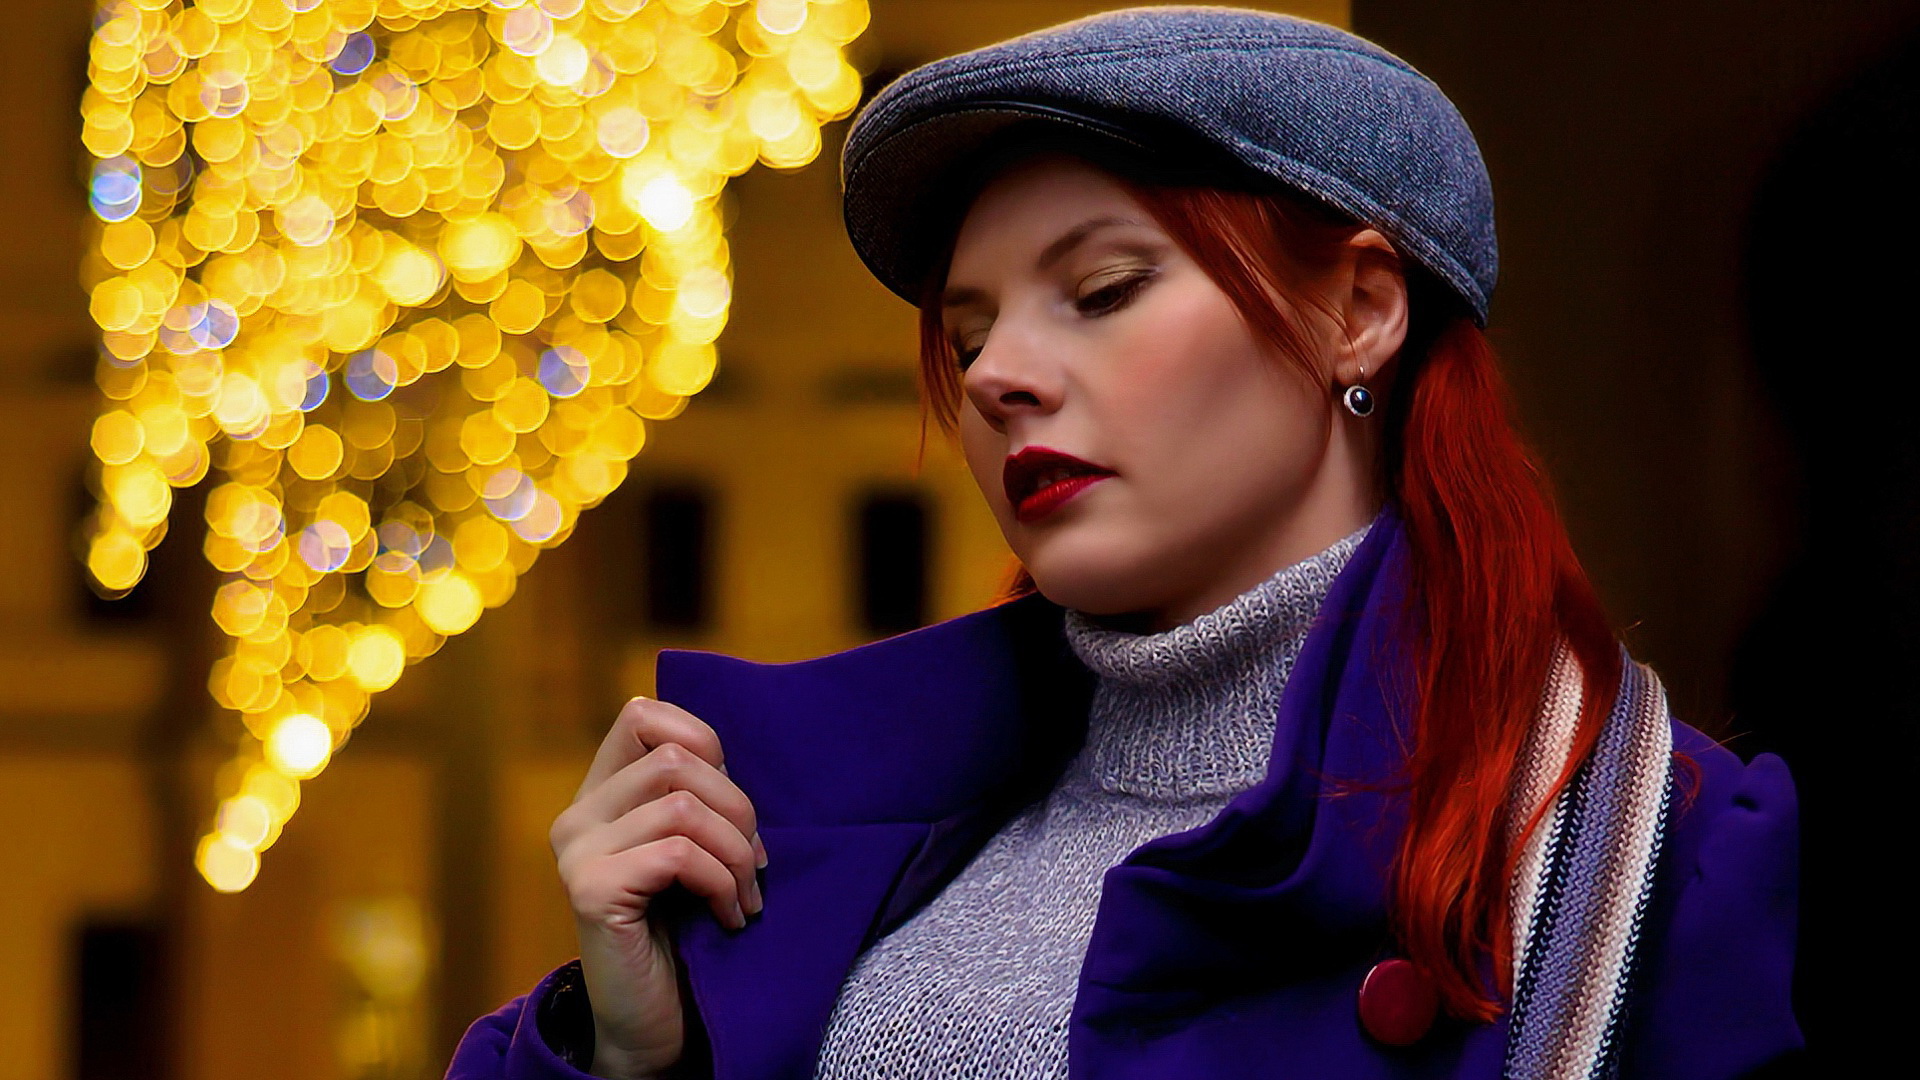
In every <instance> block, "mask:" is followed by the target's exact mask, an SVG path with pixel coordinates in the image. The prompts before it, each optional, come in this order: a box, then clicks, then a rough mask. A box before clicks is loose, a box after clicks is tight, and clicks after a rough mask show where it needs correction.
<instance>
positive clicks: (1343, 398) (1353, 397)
mask: <svg viewBox="0 0 1920 1080" xmlns="http://www.w3.org/2000/svg"><path fill="white" fill-rule="evenodd" d="M1366 378H1367V369H1366V368H1361V369H1360V379H1361V382H1357V383H1354V384H1353V385H1352V386H1349V387H1347V390H1346V393H1344V394H1341V395H1340V402H1341V404H1343V405H1345V406H1346V407H1347V411H1348V412H1350V413H1352V414H1353V415H1355V416H1367V415H1370V414H1371V413H1372V412H1373V391H1371V390H1369V389H1367V388H1366V387H1365V386H1363V385H1362V384H1361V383H1363V382H1365V380H1366Z"/></svg>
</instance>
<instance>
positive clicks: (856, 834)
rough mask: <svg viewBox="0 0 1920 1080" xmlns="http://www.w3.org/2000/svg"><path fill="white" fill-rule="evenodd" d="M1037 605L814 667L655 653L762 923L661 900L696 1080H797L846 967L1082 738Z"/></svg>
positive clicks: (1051, 620) (1037, 787)
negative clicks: (746, 826)
mask: <svg viewBox="0 0 1920 1080" xmlns="http://www.w3.org/2000/svg"><path fill="white" fill-rule="evenodd" d="M1060 619H1061V611H1060V609H1059V608H1058V607H1056V606H1054V605H1052V604H1051V603H1049V602H1047V601H1046V600H1045V599H1044V598H1042V597H1039V596H1029V597H1026V598H1023V599H1021V600H1017V601H1013V602H1011V603H1007V604H1002V605H999V606H997V607H993V608H988V609H986V610H984V611H979V612H975V613H973V614H970V615H965V616H962V617H960V618H957V619H951V620H948V621H946V622H943V623H939V624H936V625H934V626H930V627H926V628H925V629H922V630H918V631H914V632H913V633H909V634H903V635H900V636H899V637H894V638H889V639H887V640H884V641H880V642H875V643H874V644H871V645H866V646H862V647H860V648H857V649H852V650H849V651H846V652H842V653H836V654H833V655H830V656H825V657H821V658H819V659H816V660H808V661H801V662H798V663H788V664H762V663H754V662H750V661H744V660H738V659H735V658H732V657H727V656H722V655H719V654H714V653H702V652H692V651H684V650H666V651H663V652H662V653H661V654H660V659H659V666H658V670H657V684H658V688H659V689H658V692H659V695H660V697H661V699H662V700H665V701H670V702H673V703H674V704H677V705H679V706H680V707H682V708H684V709H686V710H687V711H689V712H691V713H693V714H694V715H695V716H698V717H700V718H701V719H702V720H704V721H706V722H707V723H708V724H710V725H712V726H713V728H714V730H715V732H716V733H717V734H718V735H719V737H720V742H721V745H722V747H723V748H724V749H725V752H726V761H727V771H728V775H729V776H730V777H731V778H732V779H733V780H734V782H735V783H737V784H739V785H740V788H741V790H742V791H745V792H746V793H747V795H748V796H749V797H750V798H752V799H753V802H754V807H755V810H756V812H757V813H758V815H759V822H760V832H761V839H762V841H763V842H764V843H765V844H766V847H767V867H766V869H765V870H764V871H762V887H763V891H764V894H765V897H766V908H765V910H764V912H763V913H762V914H761V915H760V916H758V917H756V918H754V919H753V920H751V921H750V922H749V923H748V925H747V926H746V928H744V929H742V930H739V931H730V930H727V929H725V928H723V927H721V926H720V925H719V923H717V922H716V921H715V920H714V919H713V918H712V916H711V914H710V913H709V912H708V911H707V909H706V908H705V907H704V906H696V905H689V904H685V903H681V904H673V905H668V906H667V908H666V910H667V912H668V915H667V921H668V930H669V932H670V934H671V935H672V936H673V939H674V942H675V945H676V947H677V949H678V951H679V954H680V956H681V958H682V960H683V962H684V964H685V966H686V969H687V975H688V979H689V982H690V986H691V989H692V992H693V999H694V1000H693V1003H692V1004H693V1006H694V1009H695V1010H696V1012H697V1016H698V1021H699V1022H700V1023H701V1024H702V1025H703V1026H704V1028H705V1031H706V1038H707V1040H708V1042H709V1044H710V1046H711V1053H712V1058H713V1075H714V1078H715V1080H749V1078H751V1080H771V1078H780V1077H794V1078H805V1077H810V1076H812V1073H813V1065H814V1061H815V1059H816V1057H817V1055H818V1052H819V1046H820V1040H821V1038H822V1035H823V1032H824V1030H825V1027H826V1023H827V1019H828V1017H829V1016H830V1015H831V1012H832V1008H833V1004H834V1001H835V999H836V998H837V996H838V993H839V990H840V986H841V984H842V983H843V982H844V980H845V978H846V975H847V973H848V972H849V971H850V970H851V969H852V966H853V963H854V961H855V959H856V958H857V957H858V956H859V954H860V952H861V950H863V949H864V948H865V947H866V946H867V945H868V944H869V943H870V942H872V941H873V940H876V939H877V938H879V937H880V936H881V935H883V934H884V933H886V932H889V931H891V930H892V929H893V927H894V926H897V925H898V924H899V923H900V922H901V921H903V920H904V919H905V918H907V917H908V916H909V915H911V914H912V913H913V912H914V911H917V910H918V909H919V908H920V907H921V906H923V905H924V904H925V903H926V902H927V901H928V900H930V899H931V898H932V897H933V896H934V895H936V894H937V893H938V892H939V890H940V889H941V888H944V887H945V885H946V883H947V882H948V881H949V880H951V879H952V877H953V876H954V875H955V874H957V873H958V872H959V871H960V869H961V868H963V867H964V866H965V865H966V864H967V862H968V861H970V860H971V859H972V857H973V855H974V854H975V853H976V852H977V851H978V850H979V848H980V846H981V845H982V844H984V843H985V842H986V840H987V839H988V838H989V837H991V836H992V835H993V834H994V832H996V831H998V829H999V827H1000V826H1001V825H1002V824H1003V823H1004V822H1005V820H1006V819H1007V818H1008V817H1010V816H1011V815H1012V814H1013V813H1014V812H1016V811H1017V810H1018V809H1019V808H1020V807H1021V806H1023V805H1025V804H1026V803H1027V802H1028V801H1030V800H1031V799H1032V798H1034V797H1036V796H1037V795H1038V794H1041V793H1043V792H1045V791H1046V790H1048V789H1050V788H1051V786H1052V783H1053V781H1054V779H1055V778H1056V777H1057V776H1058V773H1059V769H1060V768H1061V767H1062V766H1063V765H1064V764H1065V762H1066V761H1067V760H1068V759H1069V758H1070V757H1071V756H1072V754H1073V752H1074V751H1075V750H1077V749H1078V747H1079V745H1080V741H1081V740H1082V738H1083V737H1084V733H1085V724H1086V707H1087V700H1088V696H1089V694H1090V691H1091V678H1090V676H1089V675H1088V673H1087V672H1086V670H1085V669H1084V668H1082V667H1080V666H1079V665H1078V664H1077V662H1075V661H1073V659H1072V656H1071V654H1070V653H1069V652H1067V650H1066V647H1065V642H1064V639H1063V638H1062V637H1061V634H1060Z"/></svg>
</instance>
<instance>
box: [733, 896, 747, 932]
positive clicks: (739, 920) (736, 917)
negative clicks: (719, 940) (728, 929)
mask: <svg viewBox="0 0 1920 1080" xmlns="http://www.w3.org/2000/svg"><path fill="white" fill-rule="evenodd" d="M746 925H747V916H746V914H745V913H744V912H742V911H741V910H740V901H738V900H735V901H734V902H733V928H734V929H735V930H743V929H745V928H746Z"/></svg>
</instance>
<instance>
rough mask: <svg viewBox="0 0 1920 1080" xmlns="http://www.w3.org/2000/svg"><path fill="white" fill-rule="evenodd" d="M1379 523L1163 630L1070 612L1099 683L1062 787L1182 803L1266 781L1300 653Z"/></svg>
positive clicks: (1070, 629) (1077, 650) (1068, 622)
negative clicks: (1337, 582) (1324, 604)
mask: <svg viewBox="0 0 1920 1080" xmlns="http://www.w3.org/2000/svg"><path fill="white" fill-rule="evenodd" d="M1375 520H1376V521H1377V520H1378V519H1377V518H1376V519H1375ZM1371 527H1372V526H1371V524H1369V525H1368V527H1367V528H1362V529H1360V530H1358V531H1356V532H1354V533H1352V534H1351V535H1348V536H1346V537H1343V538H1341V539H1340V540H1337V541H1335V542H1334V543H1333V544H1332V545H1331V546H1330V547H1328V548H1327V549H1325V550H1324V551H1321V552H1320V553H1319V554H1317V555H1313V556H1311V557H1309V558H1307V559H1303V560H1301V561H1300V562H1297V563H1294V564H1293V565H1291V566H1287V567H1284V568H1282V569H1280V570H1279V571H1277V572H1276V573H1274V574H1273V575H1272V576H1271V577H1269V578H1267V579H1266V580H1265V581H1262V582H1261V583H1260V584H1258V585H1256V586H1254V587H1253V588H1252V589H1249V590H1247V591H1246V592H1244V593H1241V594H1240V595H1239V596H1237V597H1235V598H1234V599H1233V600H1231V601H1229V602H1227V603H1226V604H1224V605H1222V606H1220V607H1218V608H1215V609H1214V610H1213V611H1210V612H1207V613H1206V614H1204V615H1201V616H1199V617H1198V618H1196V619H1194V620H1193V621H1192V622H1189V623H1185V624H1182V625H1180V626H1176V627H1173V628H1171V629H1168V630H1164V631H1160V632H1157V633H1144V634H1143V633H1134V632H1130V631H1126V630H1116V629H1111V628H1109V627H1104V626H1101V625H1099V624H1097V623H1095V622H1094V620H1093V618H1092V617H1091V616H1088V615H1086V614H1085V613H1083V612H1080V611H1076V610H1073V609H1068V610H1067V612H1066V616H1065V633H1066V639H1067V643H1068V645H1069V647H1071V648H1072V650H1073V652H1074V655H1075V656H1077V657H1079V658H1080V661H1081V662H1082V663H1084V664H1085V665H1086V666H1087V667H1088V668H1089V669H1091V670H1092V671H1093V673H1094V674H1095V675H1096V676H1097V677H1098V685H1097V686H1096V688H1095V691H1094V698H1093V704H1092V709H1091V712H1090V713H1089V718H1088V727H1087V741H1086V745H1085V746H1084V747H1083V748H1082V749H1081V751H1080V754H1079V755H1078V756H1077V757H1076V758H1075V759H1074V761H1073V762H1072V764H1071V765H1069V767H1068V769H1067V772H1066V774H1065V775H1064V776H1063V777H1062V781H1061V783H1062V785H1063V786H1064V787H1067V788H1070V789H1081V790H1083V791H1084V790H1097V791H1100V792H1105V793H1107V794H1109V795H1130V796H1134V797H1139V798H1145V799H1151V800H1154V801H1166V802H1180V801H1187V800H1192V799H1216V798H1219V797H1221V796H1230V795H1232V794H1235V793H1238V792H1240V791H1243V790H1245V789H1247V788H1249V787H1251V786H1253V785H1254V784H1257V783H1259V782H1260V780H1261V779H1262V778H1263V777H1264V776H1265V775H1266V771H1267V762H1268V758H1269V756H1270V755H1271V752H1272V743H1273V734H1274V723H1275V720H1276V714H1277V711H1278V709H1279V704H1280V691H1281V689H1282V688H1283V687H1284V686H1285V685H1286V679H1287V675H1288V674H1289V673H1290V672H1291V671H1292V668H1293V660H1294V657H1295V656H1296V655H1297V654H1298V653H1299V651H1300V646H1301V643H1302V642H1303V641H1305V639H1306V636H1307V630H1308V629H1309V627H1310V626H1311V625H1312V623H1313V617H1314V615H1315V614H1316V613H1317V612H1318V611H1319V610H1320V604H1321V601H1323V600H1324V599H1325V598H1326V595H1327V590H1328V589H1329V588H1330V587H1331V586H1332V584H1333V579H1334V578H1335V577H1337V576H1338V575H1339V573H1340V571H1341V569H1342V568H1343V567H1345V566H1346V563H1347V559H1348V558H1349V557H1350V556H1351V555H1352V554H1353V551H1354V549H1355V548H1356V547H1358V546H1359V545H1360V541H1361V540H1362V539H1363V538H1364V537H1365V536H1366V533H1367V529H1368V528H1371Z"/></svg>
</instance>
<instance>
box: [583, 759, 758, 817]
mask: <svg viewBox="0 0 1920 1080" xmlns="http://www.w3.org/2000/svg"><path fill="white" fill-rule="evenodd" d="M670 791H690V792H692V793H694V794H695V795H698V796H699V797H700V799H701V801H702V802H705V803H706V804H707V805H708V806H711V807H713V808H714V809H715V810H717V811H719V812H720V815H721V816H722V817H725V818H726V819H727V820H728V821H731V822H733V823H734V825H735V827H737V828H738V829H739V830H740V835H741V836H752V835H753V834H754V832H755V831H756V830H757V829H758V828H759V823H758V822H757V820H756V819H755V815H754V810H753V802H752V800H750V799H748V798H747V795H746V793H745V792H743V791H741V790H740V787H739V785H737V784H735V783H734V782H733V780H732V778H730V777H728V776H726V775H725V774H723V773H722V772H721V771H720V770H717V769H715V768H714V767H713V766H712V765H709V764H707V762H706V761H704V760H702V759H700V758H698V757H696V756H694V753H693V751H691V750H689V749H687V748H686V747H684V746H681V745H680V744H679V743H673V742H669V743H662V744H661V745H659V746H657V747H655V748H654V749H653V751H652V752H651V753H649V754H648V755H647V756H646V757H644V758H641V759H640V760H639V761H636V762H634V763H632V764H631V765H628V766H627V767H626V768H624V769H621V770H620V771H619V772H617V773H614V774H613V775H612V776H610V777H608V778H607V779H606V780H605V782H603V783H602V784H601V785H600V786H599V787H597V788H594V789H593V790H592V791H589V792H587V793H586V794H584V795H582V796H581V797H580V799H579V801H578V802H577V803H576V804H575V805H573V806H570V807H568V808H567V812H569V813H572V814H574V815H576V816H579V817H582V818H585V819H587V820H589V821H593V822H607V821H616V820H618V819H619V818H620V817H621V815H623V814H625V813H627V812H628V811H630V810H632V809H633V808H634V807H636V806H639V805H640V804H641V803H644V802H647V801H649V800H652V799H658V798H660V797H661V796H663V795H665V794H667V793H668V792H670Z"/></svg>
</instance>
